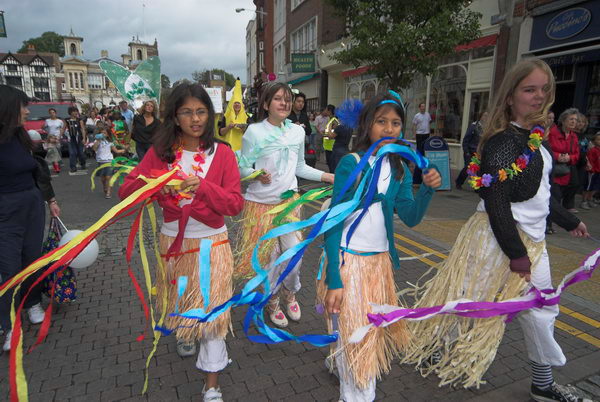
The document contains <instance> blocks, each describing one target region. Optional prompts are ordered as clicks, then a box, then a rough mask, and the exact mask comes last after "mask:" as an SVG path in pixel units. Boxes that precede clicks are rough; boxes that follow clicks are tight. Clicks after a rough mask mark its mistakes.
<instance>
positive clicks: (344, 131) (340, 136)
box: [329, 123, 353, 173]
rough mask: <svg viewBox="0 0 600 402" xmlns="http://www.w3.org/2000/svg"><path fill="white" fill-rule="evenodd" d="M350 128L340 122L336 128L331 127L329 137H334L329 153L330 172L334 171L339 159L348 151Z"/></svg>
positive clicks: (350, 138) (350, 137)
mask: <svg viewBox="0 0 600 402" xmlns="http://www.w3.org/2000/svg"><path fill="white" fill-rule="evenodd" d="M352 132H353V131H352V128H351V127H350V126H347V125H345V124H343V123H342V124H340V125H338V126H337V127H336V128H334V129H333V132H332V133H331V134H329V136H330V137H332V138H334V139H335V143H334V144H333V150H332V155H331V166H329V171H330V172H332V173H333V172H335V168H336V167H337V165H338V163H340V160H342V158H343V157H344V155H346V154H347V153H348V152H349V151H348V147H349V146H350V141H351V140H352Z"/></svg>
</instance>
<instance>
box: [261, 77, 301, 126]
mask: <svg viewBox="0 0 600 402" xmlns="http://www.w3.org/2000/svg"><path fill="white" fill-rule="evenodd" d="M280 89H283V91H284V92H285V93H286V95H288V96H289V98H290V100H289V102H290V113H291V112H292V102H293V99H294V94H292V90H291V89H290V87H289V86H288V85H287V84H285V83H283V82H274V83H272V84H269V85H268V86H267V88H265V90H264V91H263V92H262V95H261V96H260V99H259V101H258V121H262V120H264V119H266V118H267V117H269V111H268V110H265V107H264V105H265V103H266V104H267V107H268V106H270V105H271V101H272V100H273V97H274V96H275V94H276V93H277V92H279V90H280Z"/></svg>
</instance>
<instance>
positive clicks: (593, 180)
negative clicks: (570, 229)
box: [579, 132, 600, 209]
mask: <svg viewBox="0 0 600 402" xmlns="http://www.w3.org/2000/svg"><path fill="white" fill-rule="evenodd" d="M591 144H592V146H591V147H590V148H589V150H588V152H587V156H586V170H587V175H588V177H587V185H586V187H585V189H584V191H583V201H582V202H581V205H580V206H579V207H580V208H581V209H590V208H593V207H597V206H598V204H597V203H596V202H595V201H594V194H595V193H596V192H598V191H599V190H600V132H598V133H596V135H594V138H593V140H592V143H591Z"/></svg>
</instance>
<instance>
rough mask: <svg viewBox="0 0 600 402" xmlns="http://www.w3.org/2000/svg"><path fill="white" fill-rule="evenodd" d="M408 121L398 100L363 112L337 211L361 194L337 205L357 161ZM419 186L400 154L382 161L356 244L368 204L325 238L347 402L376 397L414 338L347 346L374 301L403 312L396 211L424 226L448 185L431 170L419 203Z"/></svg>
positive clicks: (325, 292) (400, 326)
mask: <svg viewBox="0 0 600 402" xmlns="http://www.w3.org/2000/svg"><path fill="white" fill-rule="evenodd" d="M403 123H404V109H403V106H402V104H401V101H400V100H399V99H398V98H396V97H395V96H393V95H392V94H387V93H386V94H382V95H379V96H376V97H375V98H373V99H372V100H371V101H370V102H369V103H368V104H367V105H366V106H365V107H364V109H363V110H362V112H361V114H360V119H359V126H358V133H357V138H356V141H355V144H354V146H353V154H348V155H346V156H344V157H343V158H342V159H341V161H340V163H339V165H338V166H337V169H336V171H335V182H334V185H333V195H332V200H335V201H334V202H333V203H332V206H334V205H335V204H336V203H341V202H344V201H347V200H349V199H351V198H352V197H353V196H354V194H353V193H354V191H355V190H349V191H348V192H347V193H346V194H345V196H344V197H343V198H342V199H341V200H337V195H338V194H339V193H340V192H341V190H342V188H343V187H344V184H345V182H346V180H347V179H348V177H349V176H350V174H351V172H352V171H353V170H354V168H355V167H356V165H357V163H358V159H359V158H358V156H360V157H362V156H364V153H365V151H366V150H367V149H368V148H369V147H370V146H371V144H373V143H375V142H376V141H378V140H379V139H381V138H384V137H393V138H400V136H401V133H402V126H403ZM394 142H395V140H394V139H391V140H384V141H382V142H381V143H380V144H379V147H378V148H377V149H379V148H380V147H381V146H383V145H386V144H390V143H394ZM377 149H376V150H375V151H377ZM374 153H375V152H374ZM375 160H376V158H375V156H370V157H369V164H368V165H367V166H366V167H365V170H364V171H363V176H364V175H365V174H366V173H367V172H368V170H369V169H371V168H372V167H373V165H374V163H375ZM412 184H413V183H412V175H411V173H410V170H409V169H408V166H407V165H406V163H405V162H403V161H402V159H401V157H400V156H398V155H395V154H388V155H387V156H385V157H384V160H383V162H382V167H381V173H380V176H379V179H378V182H377V192H378V193H379V194H378V195H377V196H376V197H375V199H374V201H373V202H372V203H371V205H370V206H369V207H368V210H367V212H366V214H365V215H364V216H363V218H362V219H361V220H360V223H359V224H358V226H357V227H356V229H355V230H354V232H353V234H352V236H351V238H350V239H348V238H347V234H348V231H349V230H350V227H351V225H352V223H353V222H354V221H355V220H356V219H357V217H358V216H359V215H360V213H361V210H362V206H361V207H360V208H359V209H358V210H357V211H355V212H353V213H352V214H351V215H350V216H349V217H348V218H346V220H345V221H344V222H342V223H340V224H338V225H337V226H335V227H333V228H332V229H331V230H329V231H328V232H326V233H325V254H326V256H327V268H326V274H325V275H324V278H323V280H321V281H320V282H319V284H318V289H317V292H318V297H319V299H320V300H321V301H323V302H324V305H325V309H326V313H325V316H326V318H327V320H328V325H329V327H330V329H331V316H330V315H331V314H339V319H338V325H339V328H338V330H339V336H340V337H339V341H338V345H340V346H341V345H343V346H344V347H343V348H340V350H338V351H337V352H336V353H335V363H336V365H337V368H338V372H339V378H340V399H342V400H344V401H348V402H349V401H370V400H373V399H375V379H376V377H380V375H381V373H382V372H388V371H389V368H390V363H391V359H392V358H393V357H394V355H397V354H398V352H399V351H400V350H401V349H402V348H403V346H405V345H406V343H407V342H408V340H409V339H408V332H407V330H406V328H405V325H404V323H402V322H399V323H396V324H393V325H390V326H388V327H386V328H377V329H374V330H371V332H370V333H369V334H368V335H367V336H366V337H365V338H364V339H363V340H362V341H361V342H360V343H357V344H351V343H347V339H348V337H349V336H350V335H351V334H352V333H353V332H354V330H356V329H358V328H360V327H362V326H364V325H367V324H368V321H367V314H368V313H370V312H371V307H370V303H376V304H388V305H392V306H398V301H397V297H396V285H395V283H394V276H393V272H392V266H393V267H395V268H398V266H399V260H398V254H397V252H396V249H395V246H394V226H393V217H394V212H396V213H397V214H398V216H399V217H400V219H401V220H402V222H404V223H405V224H406V225H408V226H411V227H412V226H415V225H417V224H418V223H419V222H420V221H421V219H422V218H423V216H424V215H425V211H426V210H427V206H428V205H429V201H430V200H431V196H432V195H433V192H434V188H436V187H439V185H440V184H441V178H440V175H439V173H438V172H437V171H436V170H435V169H430V170H429V172H428V173H426V174H425V175H424V176H423V185H421V187H420V189H419V191H418V192H417V194H416V197H415V196H414V195H413V189H412ZM342 253H343V255H342Z"/></svg>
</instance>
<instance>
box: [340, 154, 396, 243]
mask: <svg viewBox="0 0 600 402" xmlns="http://www.w3.org/2000/svg"><path fill="white" fill-rule="evenodd" d="M369 163H370V164H371V166H373V164H374V163H375V157H374V156H371V157H370V158H369ZM391 175H392V169H391V166H390V161H389V160H388V158H387V156H386V157H385V159H384V160H383V162H382V165H381V172H380V175H379V181H378V182H377V191H378V192H379V193H380V194H385V193H386V192H387V190H388V187H389V186H390V181H391ZM361 213H362V209H359V210H357V211H354V212H353V213H352V214H351V215H350V216H349V217H348V218H346V220H345V221H344V231H343V233H342V242H341V243H340V246H341V247H346V236H347V235H348V230H349V229H350V226H351V225H352V223H353V222H354V221H355V220H356V218H358V216H359V215H360V214H361ZM347 248H349V249H350V250H356V251H379V252H383V251H388V250H389V248H390V245H389V242H388V238H387V233H386V230H385V218H384V216H383V208H382V206H381V202H375V203H373V204H371V206H369V208H368V209H367V212H366V213H365V216H363V218H362V219H361V221H360V223H359V224H358V226H357V228H356V230H355V231H354V234H353V235H352V237H351V238H350V244H349V245H348V247H347Z"/></svg>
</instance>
